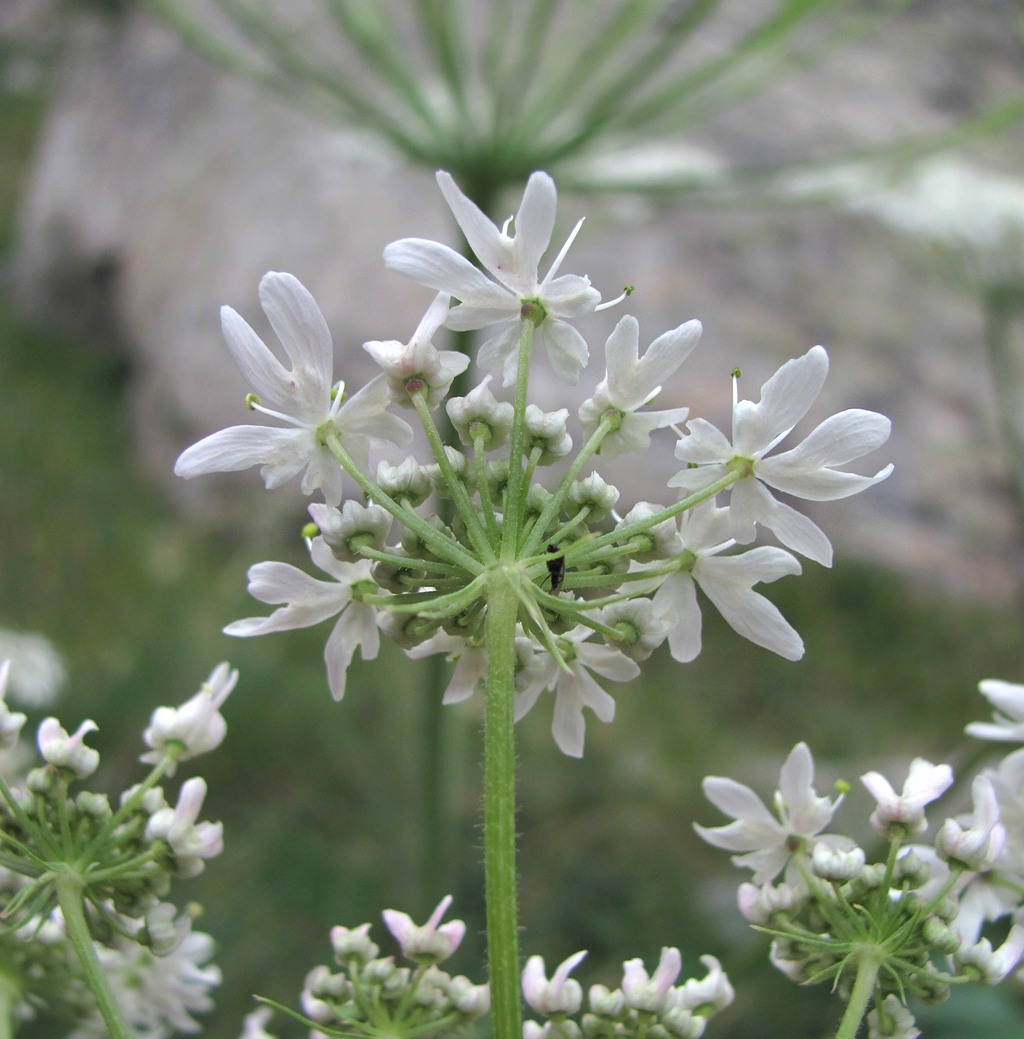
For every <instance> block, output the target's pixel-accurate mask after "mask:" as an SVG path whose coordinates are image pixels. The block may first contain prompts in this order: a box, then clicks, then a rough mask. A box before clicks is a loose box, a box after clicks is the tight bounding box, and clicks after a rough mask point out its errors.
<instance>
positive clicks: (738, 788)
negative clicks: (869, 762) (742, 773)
mask: <svg viewBox="0 0 1024 1039" xmlns="http://www.w3.org/2000/svg"><path fill="white" fill-rule="evenodd" d="M703 790H704V795H705V796H706V797H707V799H708V800H709V801H710V802H711V803H712V804H713V805H714V806H715V807H716V808H719V809H721V810H722V811H723V812H724V813H725V814H726V815H731V816H732V817H733V819H734V820H735V821H734V822H731V823H729V824H728V825H727V826H715V827H706V826H700V825H698V824H696V823H695V824H694V827H693V828H694V829H695V830H696V831H697V833H698V834H700V836H701V837H703V838H704V840H706V841H707V842H708V844H713V845H714V846H715V847H716V848H724V849H725V850H726V851H739V852H745V853H746V854H743V855H734V856H733V859H732V861H733V862H734V863H735V864H736V865H737V866H741V867H744V868H746V869H751V870H753V871H754V878H753V879H754V883H755V884H766V883H768V882H769V881H770V880H773V879H774V878H775V877H776V876H778V874H779V873H780V872H781V870H782V868H783V867H784V866H785V865H786V864H787V863H788V862H789V860H790V858H791V857H792V855H793V854H794V853H795V852H796V851H799V850H805V849H806V850H809V848H808V845H809V844H810V843H811V842H810V840H809V839H810V838H812V837H814V838H816V839H817V840H818V841H824V842H825V843H827V844H829V845H830V846H832V847H836V848H842V847H849V846H850V845H851V844H852V843H853V842H852V841H851V840H850V839H849V838H846V837H833V836H824V837H821V836H819V834H820V833H821V831H822V830H823V829H824V828H825V827H826V826H827V825H828V824H829V822H830V821H831V819H832V815H833V813H834V812H835V810H836V808H838V807H839V803H840V802H841V801H842V796H839V797H837V798H836V799H835V800H834V801H830V800H829V799H828V798H827V797H819V796H818V795H817V794H816V793H815V790H814V759H813V758H812V757H811V752H810V750H809V749H808V747H807V744H806V743H798V744H797V745H796V746H795V747H794V748H793V750H792V751H791V752H790V755H789V757H788V758H786V762H785V764H784V765H783V766H782V770H781V772H780V773H779V789H778V790H777V791H776V792H775V799H774V804H775V815H773V814H772V813H771V812H770V811H769V810H768V809H767V808H766V807H765V804H764V802H763V801H762V800H761V798H760V797H758V796H757V794H755V793H754V791H753V790H751V789H750V787H748V786H744V785H743V784H742V783H737V782H736V781H735V780H733V779H726V778H724V777H722V776H708V777H707V778H706V779H705V780H704V783H703Z"/></svg>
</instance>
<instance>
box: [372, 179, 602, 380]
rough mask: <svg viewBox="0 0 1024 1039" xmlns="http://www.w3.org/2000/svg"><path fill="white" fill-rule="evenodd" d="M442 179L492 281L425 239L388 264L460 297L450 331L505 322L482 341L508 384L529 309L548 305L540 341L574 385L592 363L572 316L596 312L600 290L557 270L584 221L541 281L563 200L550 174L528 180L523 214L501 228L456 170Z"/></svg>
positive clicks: (391, 250)
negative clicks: (559, 203)
mask: <svg viewBox="0 0 1024 1039" xmlns="http://www.w3.org/2000/svg"><path fill="white" fill-rule="evenodd" d="M437 182H438V184H439V185H440V187H441V191H442V192H443V194H444V197H445V199H446V201H447V202H448V205H449V206H450V207H451V210H452V213H453V215H454V216H455V220H456V222H457V223H458V225H459V227H460V228H461V229H462V233H463V234H464V235H465V236H466V241H467V242H469V245H470V248H471V249H472V250H473V252H474V253H475V254H476V257H477V259H479V260H480V262H481V263H482V264H483V266H484V267H485V268H486V269H487V270H488V271H489V272H490V274H491V275H492V276H493V278H494V280H493V281H492V280H491V279H490V278H488V277H487V276H486V275H485V274H483V272H481V271H480V270H478V269H477V268H476V267H474V266H473V264H471V263H470V262H469V261H468V260H467V259H466V258H465V257H463V256H460V255H459V254H458V253H457V252H456V251H455V250H454V249H451V248H449V247H448V246H447V245H441V244H440V243H439V242H430V241H426V240H424V239H422V238H403V239H402V240H401V241H398V242H392V243H391V244H390V245H389V246H388V247H387V248H386V249H385V250H384V262H385V263H386V264H387V265H388V266H389V267H390V268H392V270H396V271H399V272H401V273H402V274H405V275H406V276H407V277H410V278H412V279H413V281H416V282H418V283H419V284H421V285H426V286H428V287H429V288H432V289H437V290H438V291H441V292H445V293H448V295H450V296H454V297H455V299H457V300H458V301H459V304H460V305H459V306H457V307H454V308H453V309H452V310H451V312H450V314H449V315H448V320H447V325H448V327H449V328H453V329H456V330H460V331H466V330H469V329H475V328H487V327H489V326H491V325H501V326H504V327H503V328H502V331H500V332H499V333H498V334H497V335H496V336H494V337H493V338H491V339H488V340H487V341H486V342H485V343H483V345H482V346H481V347H480V350H479V353H478V354H477V361H478V363H479V364H480V367H481V368H483V369H484V370H485V371H493V372H498V371H500V372H502V373H503V378H504V383H505V385H506V386H510V385H511V384H512V383H513V382H515V379H516V369H517V365H518V346H519V325H520V321H521V320H522V312H523V307H524V305H528V304H533V305H535V306H539V307H541V308H543V320H542V321H541V322H540V324H539V325H538V326H537V333H536V341H537V343H538V344H543V345H544V346H545V347H546V348H547V353H548V358H549V360H550V361H551V367H552V368H553V369H554V371H555V374H556V375H558V377H559V378H561V379H563V380H564V381H565V382H568V383H573V384H575V383H576V381H577V380H578V379H579V374H580V371H581V369H582V368H583V366H584V365H585V364H586V363H587V358H588V350H587V344H586V341H585V340H584V339H583V336H582V335H580V333H579V332H578V331H577V330H576V329H575V328H573V327H572V325H570V324H569V321H572V320H574V319H575V318H578V317H581V316H582V315H583V314H588V313H590V312H591V311H593V310H594V309H595V307H597V305H598V303H600V301H601V294H600V293H599V292H598V291H597V289H595V288H593V287H592V286H591V284H590V280H589V279H588V278H586V277H581V276H579V275H576V274H563V275H561V276H557V275H558V269H559V267H560V266H561V263H562V259H563V258H564V256H565V253H566V251H567V250H568V248H569V246H570V245H571V244H572V240H573V239H574V238H575V237H576V233H577V232H578V231H579V228H580V224H581V223H582V221H580V223H579V224H577V225H576V227H575V228H574V230H573V232H572V234H571V235H570V236H569V240H568V241H567V242H566V243H565V245H564V246H563V247H562V250H561V252H559V254H558V256H557V257H556V258H555V260H554V263H552V265H551V267H550V268H549V269H548V272H547V274H545V275H544V277H543V278H541V277H540V275H539V274H538V267H539V265H540V261H541V257H542V256H543V255H544V253H545V252H546V251H547V248H548V245H549V244H550V242H551V234H552V232H553V231H554V228H555V203H556V199H557V193H556V191H555V182H554V181H553V180H552V179H551V178H550V177H549V176H548V175H547V174H546V173H534V174H533V175H532V176H531V177H530V179H529V181H528V182H527V185H526V191H525V192H524V193H523V200H522V203H521V204H520V206H519V211H518V212H517V213H516V215H515V217H514V218H509V220H508V221H506V222H505V224H504V226H503V227H501V228H500V229H499V228H498V227H497V226H495V224H494V223H493V222H492V221H491V220H490V219H489V218H488V217H487V216H486V215H485V214H484V213H483V212H481V210H480V209H479V208H478V207H477V206H476V205H475V204H474V203H473V202H472V201H470V199H468V198H467V197H466V196H465V195H464V194H463V193H462V192H461V191H460V190H459V188H458V186H457V185H456V183H455V181H454V180H453V179H452V177H451V175H450V174H448V173H445V172H444V171H441V172H439V173H438V174H437ZM510 224H514V226H515V234H514V235H509V234H508V229H509V225H510Z"/></svg>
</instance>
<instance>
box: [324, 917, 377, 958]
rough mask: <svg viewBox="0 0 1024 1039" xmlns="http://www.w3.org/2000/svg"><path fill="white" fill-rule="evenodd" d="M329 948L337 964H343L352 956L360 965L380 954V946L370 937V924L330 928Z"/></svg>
mask: <svg viewBox="0 0 1024 1039" xmlns="http://www.w3.org/2000/svg"><path fill="white" fill-rule="evenodd" d="M331 947H332V948H333V949H334V958H335V959H336V960H337V961H338V963H344V962H345V961H346V960H349V959H351V958H352V957H353V956H354V957H356V958H357V959H358V960H360V961H361V962H362V963H369V962H370V960H375V959H376V958H377V954H378V953H379V952H380V946H378V945H377V943H376V942H375V941H374V940H373V939H372V938H371V937H370V924H360V925H359V926H358V927H342V926H341V925H340V924H339V925H338V926H337V927H332V928H331Z"/></svg>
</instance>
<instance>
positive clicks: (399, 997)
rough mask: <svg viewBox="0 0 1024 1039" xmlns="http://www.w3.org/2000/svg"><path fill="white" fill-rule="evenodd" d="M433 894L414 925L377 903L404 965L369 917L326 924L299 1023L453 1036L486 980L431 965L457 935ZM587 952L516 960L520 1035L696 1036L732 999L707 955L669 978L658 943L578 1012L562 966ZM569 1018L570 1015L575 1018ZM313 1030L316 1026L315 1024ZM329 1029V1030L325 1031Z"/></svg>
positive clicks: (481, 1003) (250, 1030)
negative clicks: (656, 957)
mask: <svg viewBox="0 0 1024 1039" xmlns="http://www.w3.org/2000/svg"><path fill="white" fill-rule="evenodd" d="M451 902H452V898H451V895H448V896H446V897H445V898H444V899H442V900H441V902H440V903H439V905H438V906H437V908H436V909H435V910H434V912H433V914H432V915H431V917H430V919H429V920H428V921H427V922H426V923H425V924H423V925H422V926H418V925H416V924H414V923H413V921H412V919H411V918H410V917H409V916H408V915H407V914H405V913H401V912H398V911H397V910H394V909H386V910H385V911H384V914H383V916H384V923H385V924H386V925H387V928H388V930H389V931H390V932H391V934H392V936H393V937H394V938H395V940H396V941H397V942H398V945H399V948H400V949H401V951H402V955H403V956H404V957H405V959H407V960H408V961H409V962H410V963H411V964H412V966H411V967H400V966H398V965H397V964H396V963H395V960H394V957H393V956H385V957H382V956H381V955H380V947H379V946H378V945H377V943H376V942H374V941H373V939H372V938H371V937H370V925H369V924H361V925H360V926H359V927H354V928H348V927H335V928H333V929H332V931H331V945H332V946H333V948H334V960H335V964H336V965H337V966H338V967H340V968H341V969H340V970H336V971H335V970H332V969H331V968H329V967H327V966H320V967H315V968H314V969H313V970H312V971H310V973H309V975H308V976H307V978H306V983H305V986H304V987H303V990H302V1009H303V1011H304V1012H305V1014H306V1016H307V1018H308V1021H307V1023H308V1024H310V1025H311V1026H313V1027H314V1028H316V1027H322V1028H324V1029H325V1030H337V1031H338V1032H343V1033H344V1034H346V1035H350V1036H374V1035H384V1034H386V1035H394V1036H403V1035H404V1036H423V1037H428V1039H429V1037H431V1036H441V1035H457V1034H459V1033H461V1032H463V1031H465V1030H466V1029H467V1028H468V1027H469V1026H470V1025H471V1024H472V1023H473V1022H474V1021H476V1020H477V1019H479V1018H480V1017H482V1016H483V1015H484V1014H486V1013H487V1012H488V1010H489V1008H490V994H489V991H488V986H487V985H486V984H484V985H474V984H473V983H472V982H470V981H469V980H468V979H467V978H465V977H461V976H459V977H454V978H453V977H451V975H449V974H447V973H446V972H445V971H443V970H441V969H440V968H439V966H438V965H439V964H440V963H442V962H444V961H445V960H446V959H448V957H449V956H451V955H452V954H453V953H454V952H455V950H456V949H457V948H458V947H459V944H460V942H461V941H462V937H463V935H464V934H465V930H466V927H465V924H464V923H463V922H462V921H461V920H451V921H449V922H448V923H446V924H442V923H441V919H442V917H443V916H444V914H445V913H446V912H447V911H448V907H449V906H450V905H451ZM585 956H586V953H585V952H578V953H576V954H575V955H574V956H570V957H569V959H567V960H566V961H565V962H564V963H562V964H561V965H560V966H559V967H558V969H557V970H556V971H555V973H554V975H553V976H552V977H551V978H550V980H549V979H548V977H547V975H546V972H545V967H544V960H543V959H542V958H541V957H540V956H531V957H530V958H529V960H528V961H527V963H526V966H525V968H524V969H523V975H522V987H523V997H524V999H525V1000H526V1003H527V1005H528V1006H529V1008H530V1009H531V1010H532V1011H533V1012H534V1013H535V1014H536V1015H537V1016H538V1017H540V1018H541V1019H543V1023H540V1022H538V1021H526V1022H525V1023H524V1025H523V1039H579V1037H580V1036H582V1035H586V1036H593V1037H602V1039H603V1037H608V1039H612V1037H616V1039H619V1037H621V1039H627V1037H631V1036H644V1035H646V1036H650V1037H652V1039H656V1037H658V1036H661V1037H663V1039H664V1037H669V1036H672V1037H676V1039H699V1037H700V1036H701V1035H703V1034H704V1029H705V1027H706V1025H707V1022H708V1020H709V1019H710V1018H711V1017H713V1016H714V1015H715V1014H716V1013H718V1011H720V1010H722V1009H724V1008H725V1007H727V1006H728V1005H729V1004H730V1003H731V1002H732V1000H733V989H732V986H731V985H730V984H729V979H728V978H727V977H726V975H725V973H724V972H723V970H722V969H721V966H720V965H719V963H718V961H717V960H716V959H715V958H714V957H713V956H704V957H702V958H701V962H702V963H703V964H704V966H705V967H706V968H707V972H708V973H707V975H706V976H705V977H704V978H702V979H696V978H690V979H689V980H687V981H684V982H682V983H681V984H676V982H677V980H678V978H679V973H680V971H681V969H682V959H681V957H680V955H679V950H678V949H662V952H661V960H660V962H659V964H658V967H657V969H656V970H655V972H654V974H653V975H648V973H647V971H646V970H645V969H644V965H643V961H642V960H629V961H627V962H626V963H624V964H623V978H622V985H621V987H620V988H617V989H614V990H610V989H608V988H606V987H605V986H604V985H594V986H592V987H591V989H590V992H589V994H588V1008H589V1009H588V1010H587V1011H585V1012H583V1013H582V1015H581V1013H580V1012H581V1010H582V1007H583V990H582V988H581V986H580V984H579V982H578V981H576V980H575V979H574V978H570V977H569V975H570V973H571V972H572V971H573V970H574V969H575V967H576V966H577V965H578V964H579V963H580V961H581V960H582V959H583V958H584V957H585ZM576 1018H579V1021H578V1022H577V1020H576ZM267 1021H268V1011H266V1010H262V1011H257V1012H256V1013H255V1014H253V1015H250V1018H249V1019H248V1020H247V1023H246V1030H245V1033H244V1035H243V1039H273V1036H272V1035H271V1034H270V1033H269V1032H268V1031H267V1030H266V1028H265V1025H266V1024H267ZM315 1034H320V1033H319V1032H317V1033H315ZM328 1034H334V1033H333V1031H329V1032H328Z"/></svg>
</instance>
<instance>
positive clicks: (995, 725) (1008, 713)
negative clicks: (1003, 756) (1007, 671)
mask: <svg viewBox="0 0 1024 1039" xmlns="http://www.w3.org/2000/svg"><path fill="white" fill-rule="evenodd" d="M978 690H979V691H980V692H981V695H982V696H984V697H986V698H987V699H988V701H989V702H990V703H991V704H992V706H993V707H994V708H995V711H994V712H993V714H992V717H993V719H994V721H991V722H971V724H970V725H968V726H967V728H966V729H965V730H964V731H965V732H966V733H967V735H968V736H976V737H977V738H978V739H979V740H1020V741H1022V742H1024V685H1015V684H1014V683H1013V682H1003V681H1001V680H1000V679H998V678H986V679H985V680H984V681H982V682H979V683H978Z"/></svg>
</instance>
